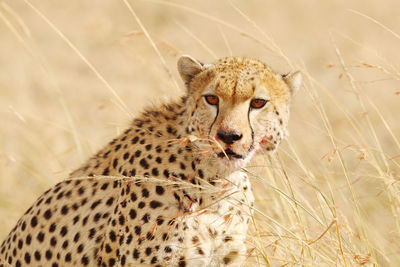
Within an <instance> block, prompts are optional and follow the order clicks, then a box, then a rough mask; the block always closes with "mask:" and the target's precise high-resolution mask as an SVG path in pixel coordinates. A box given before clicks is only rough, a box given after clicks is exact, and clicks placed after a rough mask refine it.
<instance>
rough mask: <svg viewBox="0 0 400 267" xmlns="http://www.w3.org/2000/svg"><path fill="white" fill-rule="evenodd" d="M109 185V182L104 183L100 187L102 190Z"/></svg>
mask: <svg viewBox="0 0 400 267" xmlns="http://www.w3.org/2000/svg"><path fill="white" fill-rule="evenodd" d="M107 187H108V183H104V184H103V185H102V186H101V187H100V188H101V190H106V189H107Z"/></svg>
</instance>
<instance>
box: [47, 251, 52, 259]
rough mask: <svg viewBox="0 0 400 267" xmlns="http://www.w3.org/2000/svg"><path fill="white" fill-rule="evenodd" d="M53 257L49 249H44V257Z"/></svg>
mask: <svg viewBox="0 0 400 267" xmlns="http://www.w3.org/2000/svg"><path fill="white" fill-rule="evenodd" d="M52 257H53V253H51V250H49V249H48V250H46V259H48V260H51V258H52Z"/></svg>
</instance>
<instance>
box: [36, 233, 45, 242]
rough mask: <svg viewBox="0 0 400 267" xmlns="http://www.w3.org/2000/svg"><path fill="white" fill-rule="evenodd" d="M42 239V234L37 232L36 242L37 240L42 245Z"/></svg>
mask: <svg viewBox="0 0 400 267" xmlns="http://www.w3.org/2000/svg"><path fill="white" fill-rule="evenodd" d="M43 239H44V234H43V232H39V233H38V235H37V240H38V241H39V242H40V243H42V242H43Z"/></svg>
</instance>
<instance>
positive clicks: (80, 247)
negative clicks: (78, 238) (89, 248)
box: [77, 244, 84, 253]
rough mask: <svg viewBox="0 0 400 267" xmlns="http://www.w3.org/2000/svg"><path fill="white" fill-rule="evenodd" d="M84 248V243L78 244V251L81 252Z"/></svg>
mask: <svg viewBox="0 0 400 267" xmlns="http://www.w3.org/2000/svg"><path fill="white" fill-rule="evenodd" d="M83 249H84V246H83V244H80V245H79V246H78V249H77V251H78V253H81V252H82V251H83Z"/></svg>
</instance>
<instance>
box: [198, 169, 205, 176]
mask: <svg viewBox="0 0 400 267" xmlns="http://www.w3.org/2000/svg"><path fill="white" fill-rule="evenodd" d="M197 173H198V174H199V177H200V178H204V174H203V170H202V169H199V170H198V171H197Z"/></svg>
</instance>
